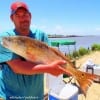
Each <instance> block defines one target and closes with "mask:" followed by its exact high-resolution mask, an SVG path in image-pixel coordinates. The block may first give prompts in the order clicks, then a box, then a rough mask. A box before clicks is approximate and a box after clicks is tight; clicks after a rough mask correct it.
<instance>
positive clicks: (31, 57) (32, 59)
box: [26, 51, 35, 61]
mask: <svg viewBox="0 0 100 100" xmlns="http://www.w3.org/2000/svg"><path fill="white" fill-rule="evenodd" d="M26 55H27V60H29V61H34V59H35V57H34V56H33V55H32V54H31V52H30V51H26Z"/></svg>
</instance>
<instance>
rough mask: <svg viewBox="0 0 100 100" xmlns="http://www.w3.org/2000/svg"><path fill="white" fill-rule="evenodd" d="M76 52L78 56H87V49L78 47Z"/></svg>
mask: <svg viewBox="0 0 100 100" xmlns="http://www.w3.org/2000/svg"><path fill="white" fill-rule="evenodd" d="M78 52H79V55H80V56H83V55H85V54H88V49H86V48H83V47H80V48H79V51H78Z"/></svg>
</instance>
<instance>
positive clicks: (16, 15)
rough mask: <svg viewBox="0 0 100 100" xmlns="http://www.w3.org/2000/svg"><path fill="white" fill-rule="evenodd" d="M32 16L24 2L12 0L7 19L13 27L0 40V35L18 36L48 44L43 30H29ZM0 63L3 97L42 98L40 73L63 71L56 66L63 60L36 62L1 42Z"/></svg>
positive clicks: (20, 99) (41, 76)
mask: <svg viewBox="0 0 100 100" xmlns="http://www.w3.org/2000/svg"><path fill="white" fill-rule="evenodd" d="M31 17H32V16H31V13H30V11H29V9H28V7H27V5H26V4H25V3H23V2H14V3H13V4H12V5H11V15H10V18H11V20H12V22H13V23H14V26H15V28H14V29H13V30H10V31H7V32H5V33H0V42H2V36H14V35H20V36H29V37H31V38H35V39H37V40H40V41H43V42H46V43H49V42H48V38H47V36H46V34H45V33H44V32H42V31H40V30H37V29H30V24H31ZM0 63H1V65H2V69H1V70H0V98H2V99H4V100H10V99H13V100H15V99H18V100H25V99H28V100H43V95H44V87H43V85H44V83H43V80H44V79H43V74H40V73H50V74H52V75H55V76H57V75H59V74H61V73H63V71H62V70H61V69H59V65H60V64H64V63H65V61H57V62H53V63H52V64H49V65H42V64H41V65H40V64H37V65H36V64H33V63H32V62H29V61H26V60H25V59H23V58H21V57H19V56H18V55H16V54H14V53H13V52H11V51H10V50H8V49H6V48H4V47H2V46H1V45H0ZM34 66H35V67H34ZM55 70H56V71H55ZM34 73H35V74H34Z"/></svg>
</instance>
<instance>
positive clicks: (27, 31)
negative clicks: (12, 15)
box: [16, 30, 30, 36]
mask: <svg viewBox="0 0 100 100" xmlns="http://www.w3.org/2000/svg"><path fill="white" fill-rule="evenodd" d="M16 31H17V32H18V33H19V35H22V36H27V35H29V33H30V30H25V31H21V30H16Z"/></svg>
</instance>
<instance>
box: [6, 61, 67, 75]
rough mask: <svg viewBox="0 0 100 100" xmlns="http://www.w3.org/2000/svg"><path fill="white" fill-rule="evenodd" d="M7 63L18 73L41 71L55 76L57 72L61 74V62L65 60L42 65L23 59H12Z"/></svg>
mask: <svg viewBox="0 0 100 100" xmlns="http://www.w3.org/2000/svg"><path fill="white" fill-rule="evenodd" d="M7 64H8V65H9V66H10V68H11V69H12V70H13V71H14V72H15V73H18V74H25V75H33V74H41V73H49V74H52V75H55V76H58V75H59V74H63V73H64V71H63V70H62V69H61V68H60V65H61V64H65V61H55V62H53V63H51V64H48V65H44V64H38V65H36V64H35V63H32V62H29V61H23V60H22V59H14V60H11V61H8V62H7Z"/></svg>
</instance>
